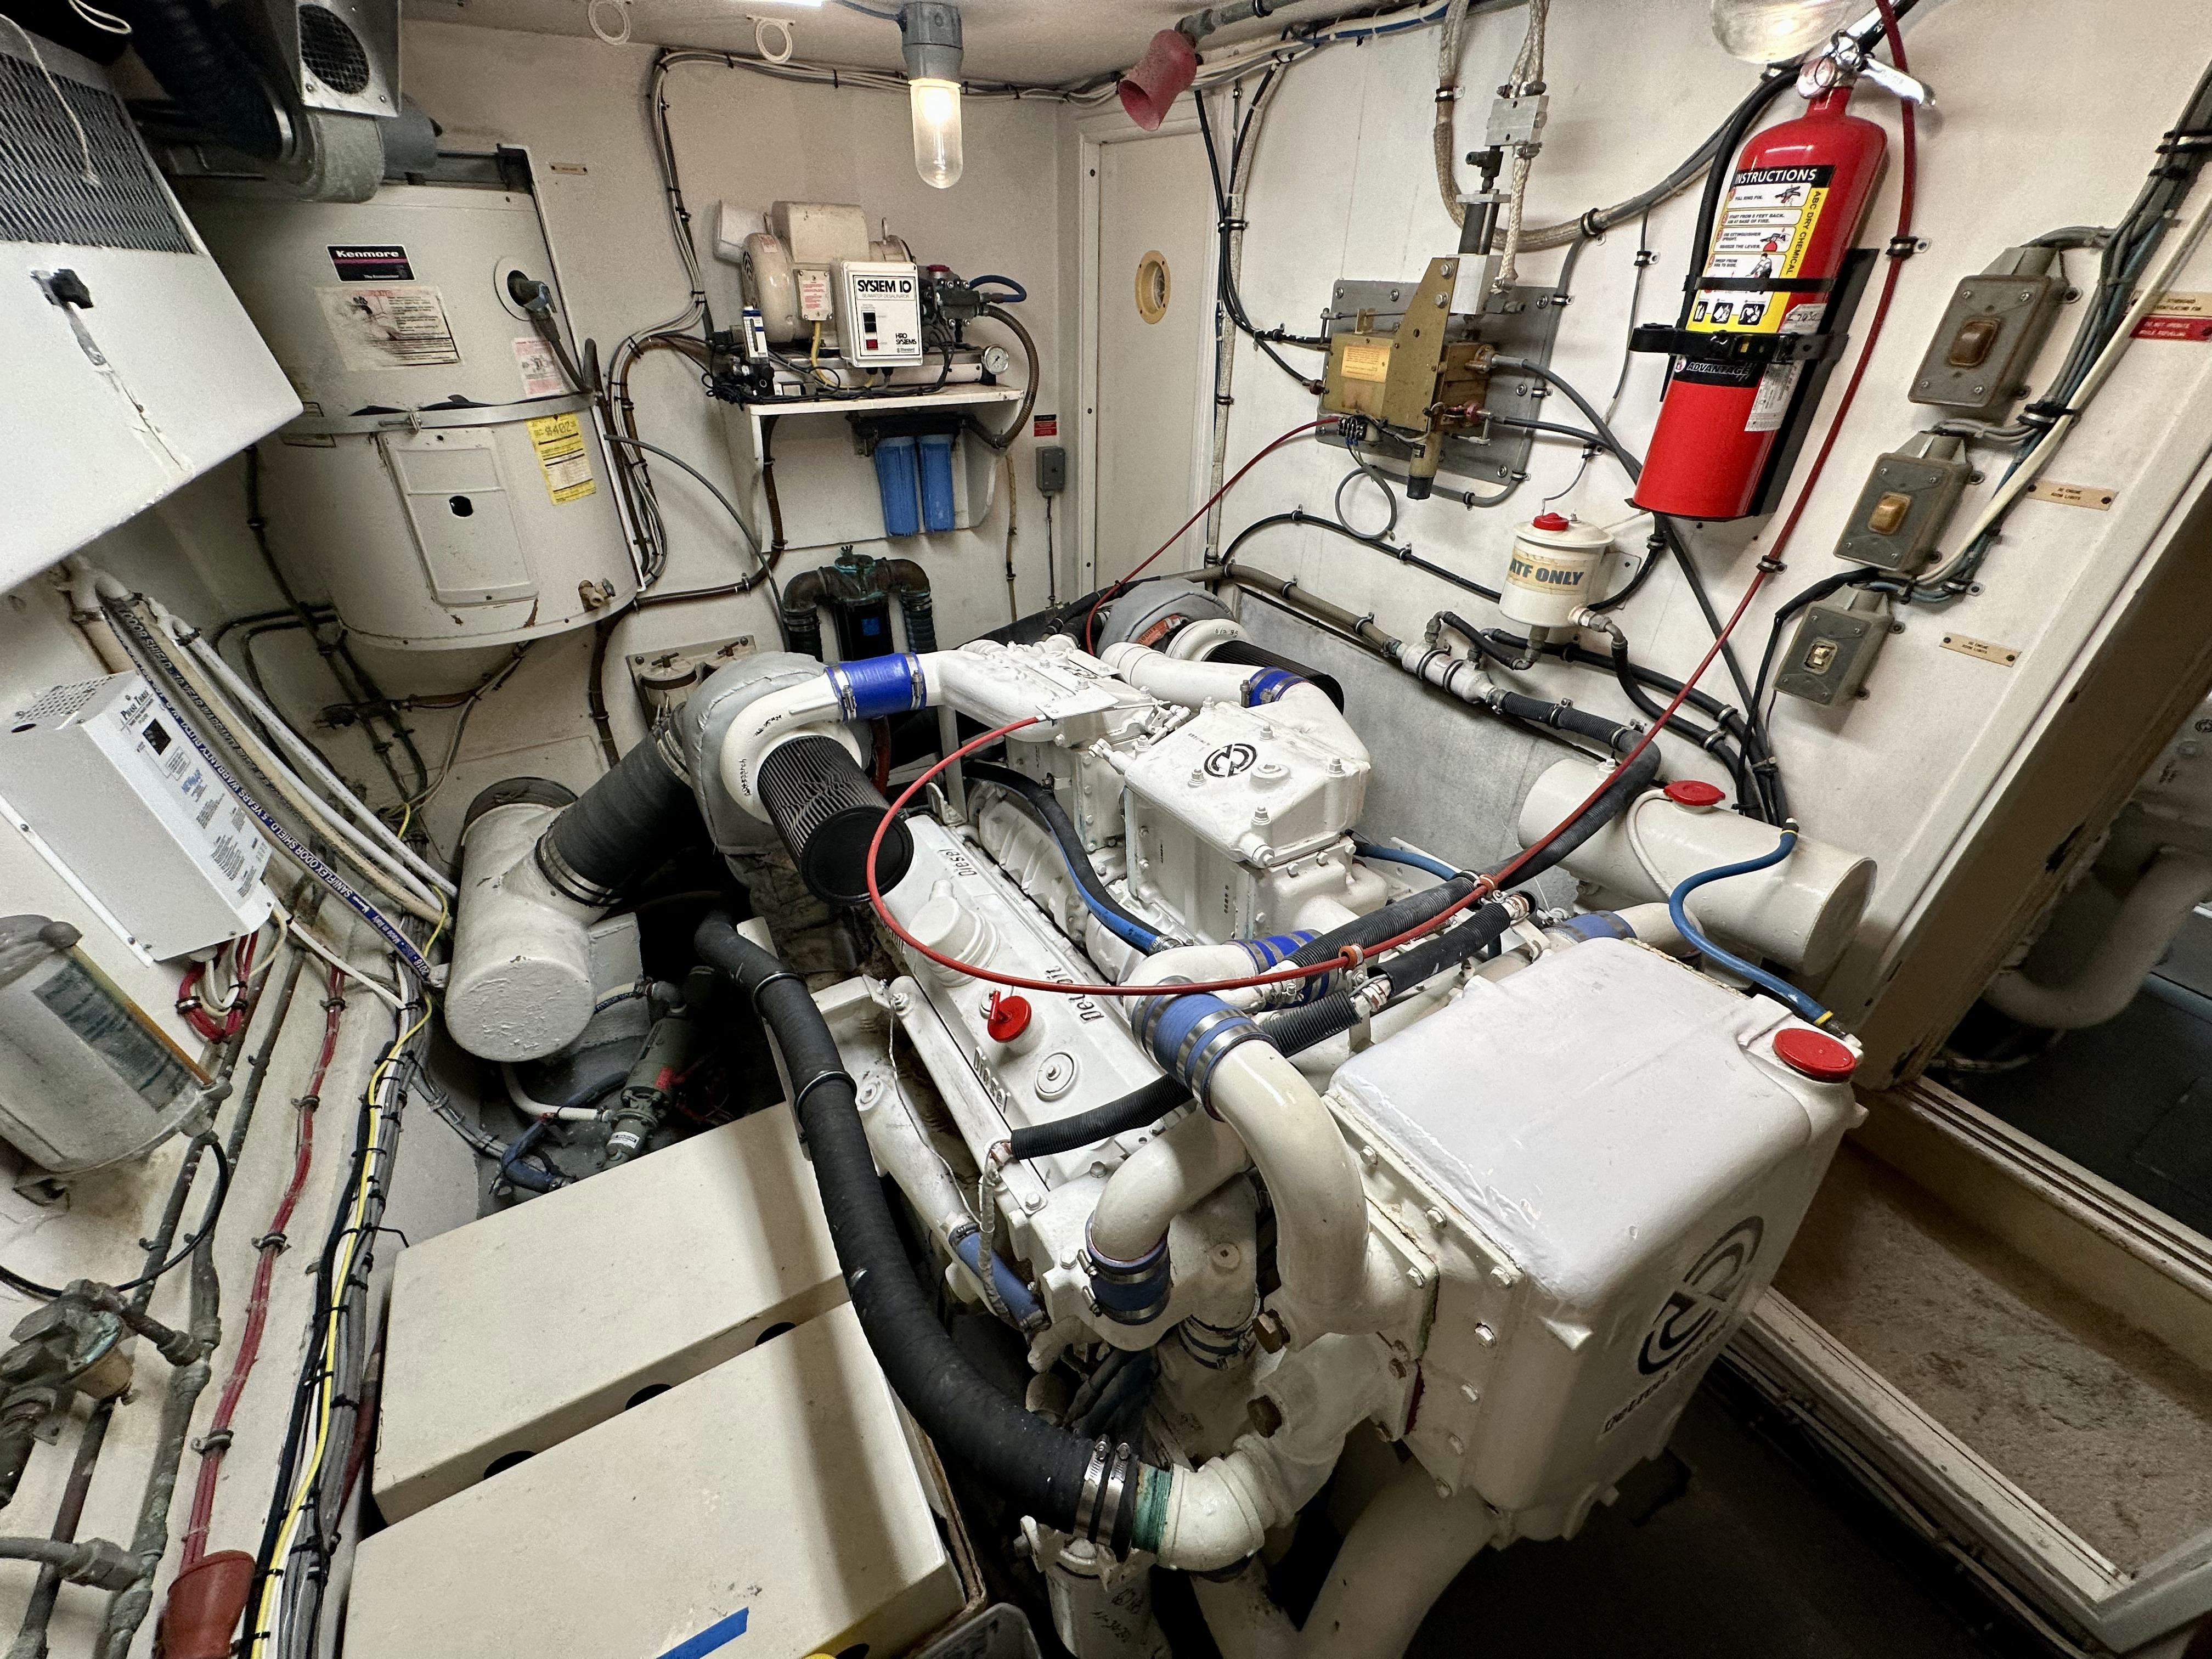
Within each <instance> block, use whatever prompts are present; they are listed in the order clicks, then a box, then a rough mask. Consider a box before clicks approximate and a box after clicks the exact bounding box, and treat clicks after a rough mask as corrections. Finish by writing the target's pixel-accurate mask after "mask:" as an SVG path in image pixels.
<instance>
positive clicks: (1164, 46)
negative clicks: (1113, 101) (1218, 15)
mask: <svg viewBox="0 0 2212 1659" xmlns="http://www.w3.org/2000/svg"><path fill="white" fill-rule="evenodd" d="M1197 74H1198V48H1197V47H1196V46H1193V45H1191V43H1190V39H1189V37H1188V35H1185V34H1184V33H1182V31H1181V30H1179V29H1162V30H1161V31H1160V32H1159V33H1158V34H1156V35H1154V36H1153V37H1152V45H1151V46H1147V47H1146V48H1145V55H1144V56H1143V57H1142V58H1139V59H1138V60H1137V67H1136V68H1134V69H1133V70H1130V71H1129V72H1128V73H1127V75H1125V76H1122V77H1121V86H1120V88H1119V90H1120V92H1121V107H1122V108H1123V109H1125V110H1127V112H1128V113H1129V118H1130V119H1131V120H1132V121H1134V122H1135V123H1136V124H1137V125H1139V126H1140V127H1142V128H1143V129H1144V130H1145V131H1146V132H1158V131H1159V130H1160V123H1161V122H1163V121H1164V120H1165V119H1167V114H1168V111H1169V109H1170V107H1172V106H1173V105H1174V103H1175V100H1176V99H1178V98H1180V97H1182V94H1183V93H1184V92H1185V91H1186V90H1187V89H1188V88H1189V86H1190V83H1191V81H1192V79H1193V77H1194V76H1196V75H1197Z"/></svg>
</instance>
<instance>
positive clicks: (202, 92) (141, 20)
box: [117, 0, 284, 161]
mask: <svg viewBox="0 0 2212 1659" xmlns="http://www.w3.org/2000/svg"><path fill="white" fill-rule="evenodd" d="M117 9H118V10H119V11H120V12H121V13H122V15H123V18H124V21H126V22H128V23H129V24H130V25H131V45H132V46H134V47H136V48H137V52H138V56H139V58H141V59H142V60H143V62H144V64H145V65H146V67H147V69H148V70H150V71H151V72H152V74H153V76H154V78H155V80H156V81H158V82H161V90H162V91H164V92H166V93H167V94H169V96H170V97H172V98H173V99H175V100H177V104H178V106H179V108H181V109H182V110H183V111H184V112H185V115H186V116H187V117H188V118H190V119H191V122H192V124H193V125H195V126H199V127H204V128H205V129H206V130H207V131H209V132H210V134H212V135H213V136H214V137H216V138H217V139H220V140H221V141H222V143H225V144H227V145H228V146H229V147H230V148H231V149H234V150H237V151H238V152H239V153H240V155H250V156H252V157H253V158H254V159H255V160H256V161H277V160H280V159H281V158H282V157H283V154H284V130H283V127H282V126H281V125H278V123H277V119H276V108H275V106H273V105H272V104H271V102H270V94H269V91H268V88H266V87H264V85H263V83H262V80H261V76H260V75H259V74H258V72H257V71H256V70H255V69H254V66H253V60H252V58H248V57H247V56H246V53H245V52H244V51H243V50H241V49H240V47H239V46H238V45H237V44H236V43H235V42H234V41H233V40H231V38H230V37H229V36H228V34H226V33H223V31H222V26H221V25H220V24H218V23H217V22H216V18H215V14H214V12H213V11H212V10H211V9H210V8H209V7H208V6H207V4H206V3H205V0H122V3H120V4H119V5H118V8H117Z"/></svg>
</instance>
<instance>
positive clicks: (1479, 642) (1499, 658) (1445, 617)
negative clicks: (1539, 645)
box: [1437, 611, 1528, 673]
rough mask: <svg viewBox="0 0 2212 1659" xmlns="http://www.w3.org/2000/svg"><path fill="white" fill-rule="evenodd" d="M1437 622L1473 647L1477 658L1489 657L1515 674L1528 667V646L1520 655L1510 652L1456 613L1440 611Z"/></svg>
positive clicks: (1524, 647) (1522, 648) (1523, 647)
mask: <svg viewBox="0 0 2212 1659" xmlns="http://www.w3.org/2000/svg"><path fill="white" fill-rule="evenodd" d="M1437 621H1438V622H1440V623H1443V625H1444V626H1445V627H1446V628H1449V629H1451V631H1452V632H1453V633H1455V634H1456V635H1459V636H1460V637H1461V638H1462V639H1463V640H1465V641H1467V642H1468V644H1469V645H1471V646H1473V647H1474V651H1475V654H1476V655H1477V656H1482V657H1487V658H1489V659H1490V660H1491V661H1492V662H1494V663H1496V664H1497V665H1498V666H1499V667H1500V668H1503V669H1506V670H1508V671H1510V672H1513V673H1519V672H1520V671H1522V669H1524V668H1526V667H1528V647H1527V646H1526V645H1523V646H1522V647H1521V652H1520V653H1515V652H1512V651H1509V650H1507V649H1506V648H1505V647H1504V646H1503V645H1501V644H1500V643H1499V642H1498V641H1496V640H1494V639H1492V638H1491V636H1490V635H1488V634H1487V633H1486V632H1485V631H1484V630H1483V629H1480V628H1477V627H1476V626H1475V625H1474V623H1471V622H1469V621H1468V619H1467V618H1466V617H1462V616H1461V615H1460V614H1459V612H1458V611H1437Z"/></svg>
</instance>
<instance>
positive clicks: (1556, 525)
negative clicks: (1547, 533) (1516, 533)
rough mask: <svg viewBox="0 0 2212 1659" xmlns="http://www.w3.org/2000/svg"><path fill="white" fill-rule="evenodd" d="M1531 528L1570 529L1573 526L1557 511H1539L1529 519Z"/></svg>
mask: <svg viewBox="0 0 2212 1659" xmlns="http://www.w3.org/2000/svg"><path fill="white" fill-rule="evenodd" d="M1528 527H1529V528H1530V529H1531V530H1570V529H1572V528H1573V526H1571V525H1570V524H1569V523H1568V522H1567V521H1566V520H1565V519H1564V518H1562V517H1561V516H1560V515H1559V514H1558V513H1538V514H1537V515H1536V516H1535V517H1534V519H1531V520H1529V521H1528Z"/></svg>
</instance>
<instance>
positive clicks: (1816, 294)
mask: <svg viewBox="0 0 2212 1659" xmlns="http://www.w3.org/2000/svg"><path fill="white" fill-rule="evenodd" d="M1850 95H1851V94H1850V87H1849V86H1840V87H1836V88H1831V89H1830V90H1828V91H1826V92H1823V93H1821V94H1819V95H1818V96H1816V97H1814V99H1813V100H1812V102H1811V103H1810V104H1809V105H1808V106H1807V108H1806V111H1805V113H1804V114H1802V115H1801V116H1799V117H1798V118H1796V119H1795V120H1792V121H1784V122H1782V123H1780V124H1779V125H1775V126H1772V127H1770V128H1768V129H1767V130H1766V131H1764V132H1762V133H1759V135H1758V136H1757V137H1753V139H1752V140H1751V142H1750V143H1747V144H1746V145H1745V146H1744V148H1743V154H1742V155H1741V156H1740V157H1739V158H1738V160H1737V162H1736V170H1735V178H1734V179H1732V180H1731V182H1730V185H1729V194H1728V199H1727V202H1726V204H1724V206H1723V210H1722V211H1721V213H1720V215H1719V216H1718V218H1717V222H1716V223H1715V225H1714V228H1713V240H1712V246H1711V247H1710V248H1708V249H1707V250H1705V270H1704V272H1703V274H1702V275H1701V276H1699V285H1698V289H1697V292H1696V294H1695V295H1694V296H1693V297H1692V301H1691V304H1690V307H1689V310H1688V313H1687V315H1686V317H1685V318H1684V319H1683V321H1682V326H1681V327H1680V328H1676V329H1645V330H1639V331H1638V334H1639V336H1640V337H1641V338H1640V340H1639V343H1647V342H1648V343H1647V344H1646V349H1666V350H1669V351H1672V352H1673V353H1674V373H1673V375H1672V377H1671V379H1670V380H1669V382H1668V387H1667V394H1666V400H1665V401H1664V402H1663V403H1662V404H1661V405H1660V409H1659V424H1658V428H1657V429H1656V431H1654V432H1653V433H1652V435H1651V447H1650V453H1649V454H1648V456H1647V457H1646V459H1645V461H1644V476H1643V478H1642V479H1641V480H1640V481H1639V482H1638V484H1637V487H1636V495H1635V501H1636V505H1637V506H1638V507H1644V508H1647V509H1649V510H1650V511H1651V512H1654V513H1671V514H1673V515H1674V516H1675V517H1678V518H1685V519H1741V518H1743V517H1745V516H1746V515H1747V514H1749V513H1754V512H1758V511H1760V510H1761V509H1760V507H1759V504H1758V503H1759V494H1760V488H1759V486H1760V484H1761V483H1762V481H1763V480H1764V478H1765V473H1766V470H1767V464H1768V461H1769V459H1770V457H1771V454H1772V452H1773V449H1774V447H1775V445H1776V443H1777V442H1778V441H1780V440H1781V438H1782V435H1783V428H1784V425H1785V424H1786V423H1787V422H1788V420H1789V416H1790V410H1791V406H1792V404H1794V403H1795V402H1796V393H1797V389H1798V384H1799V381H1800V379H1801V378H1802V376H1803V374H1805V373H1806V372H1807V369H1808V365H1809V364H1810V363H1811V362H1814V360H1816V359H1817V358H1819V357H1820V356H1823V355H1824V354H1825V352H1826V349H1827V346H1826V343H1825V342H1824V341H1823V339H1822V335H1823V334H1824V329H1823V326H1822V325H1823V324H1824V322H1825V321H1826V320H1827V311H1828V307H1829V306H1830V305H1831V304H1832V303H1833V302H1834V299H1835V296H1836V294H1837V292H1838V289H1837V283H1838V278H1839V277H1840V276H1842V275H1843V272H1844V256H1845V255H1846V254H1848V253H1849V252H1850V249H1851V246H1852V244H1853V243H1854V242H1855V241H1856V240H1857V238H1858V232H1859V224H1860V222H1861V221H1862V220H1863V219H1864V218H1865V216H1866V210H1867V206H1868V204H1869V202H1871V201H1872V200H1873V197H1874V191H1875V185H1877V184H1878V183H1879V182H1880V181H1881V170H1882V162H1883V159H1884V155H1885V153H1886V151H1887V147H1888V145H1887V138H1886V137H1885V135H1884V134H1883V132H1882V130H1881V128H1880V127H1879V126H1877V125H1875V124H1874V123H1873V122H1872V121H1868V120H1863V119H1861V118H1859V117H1857V116H1856V115H1851V114H1848V113H1846V112H1845V106H1846V105H1848V104H1849V103H1850Z"/></svg>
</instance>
